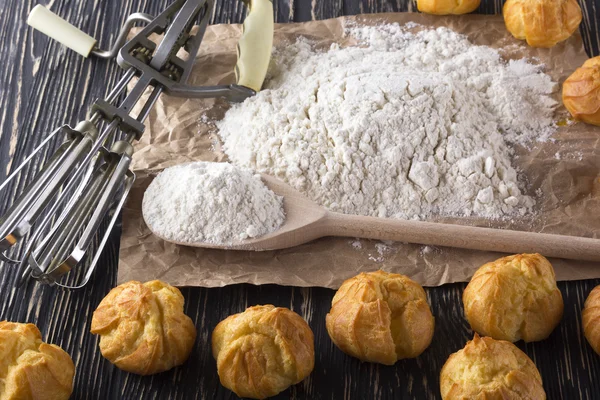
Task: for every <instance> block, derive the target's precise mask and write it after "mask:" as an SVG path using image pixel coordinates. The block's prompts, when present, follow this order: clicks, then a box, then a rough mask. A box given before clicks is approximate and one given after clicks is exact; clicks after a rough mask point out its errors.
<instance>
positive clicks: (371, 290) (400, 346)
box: [326, 271, 435, 365]
mask: <svg viewBox="0 0 600 400" xmlns="http://www.w3.org/2000/svg"><path fill="white" fill-rule="evenodd" d="M326 325H327V332H329V336H330V337H331V340H332V341H333V343H335V345H336V346H337V347H339V348H340V350H342V351H343V352H344V353H346V354H349V355H351V356H353V357H356V358H358V359H360V360H362V361H369V362H376V363H380V364H386V365H392V364H394V363H395V362H396V361H398V360H401V359H403V358H413V357H417V356H418V355H419V354H421V353H422V352H423V351H424V350H425V349H426V348H427V347H428V346H429V344H430V343H431V339H432V337H433V330H434V325H435V323H434V318H433V316H432V315H431V310H430V309H429V304H427V296H426V295H425V291H424V290H423V288H422V287H421V285H419V284H418V283H416V282H415V281H413V280H411V279H409V278H408V277H406V276H404V275H400V274H390V273H387V272H383V271H376V272H368V273H364V272H363V273H361V274H359V275H357V276H355V277H353V278H350V279H348V280H346V281H345V282H344V283H342V286H340V288H339V289H338V291H337V293H336V294H335V296H334V297H333V300H332V302H331V310H330V311H329V314H327V317H326Z"/></svg>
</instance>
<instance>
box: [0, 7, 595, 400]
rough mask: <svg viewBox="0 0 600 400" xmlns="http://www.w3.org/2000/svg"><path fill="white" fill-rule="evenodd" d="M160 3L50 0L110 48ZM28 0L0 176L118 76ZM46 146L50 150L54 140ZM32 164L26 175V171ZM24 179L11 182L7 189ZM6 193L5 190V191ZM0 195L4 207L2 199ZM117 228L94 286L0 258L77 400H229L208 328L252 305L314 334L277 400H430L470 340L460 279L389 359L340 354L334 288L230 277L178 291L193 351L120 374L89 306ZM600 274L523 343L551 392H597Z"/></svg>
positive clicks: (10, 41)
mask: <svg viewBox="0 0 600 400" xmlns="http://www.w3.org/2000/svg"><path fill="white" fill-rule="evenodd" d="M168 2H169V1H168V0H121V1H119V2H112V1H102V0H54V1H52V9H53V10H54V11H55V12H57V13H58V14H60V15H62V16H64V17H66V18H67V19H68V20H69V21H71V22H73V23H75V24H76V25H77V26H79V27H81V28H82V29H83V30H84V31H85V32H88V33H90V34H92V35H94V36H95V37H96V38H99V39H100V43H101V44H103V45H104V47H106V46H107V44H108V43H109V41H110V39H111V38H113V37H114V36H115V35H116V32H117V30H118V27H119V26H120V24H121V23H122V21H124V19H125V18H126V16H127V15H128V14H130V13H131V12H133V11H143V12H148V13H152V14H156V13H158V11H159V10H161V9H163V8H164V7H165V5H166V4H168ZM35 3H37V2H36V1H31V0H25V1H11V0H0V56H1V59H2V60H3V62H2V63H0V129H1V131H0V167H1V168H0V180H2V179H4V176H5V175H6V172H7V171H8V170H9V168H10V167H11V165H13V166H14V165H18V163H19V161H20V160H22V159H23V158H24V157H25V156H26V155H27V154H29V153H30V152H31V150H32V149H33V148H34V147H35V146H36V145H37V144H38V143H40V141H41V140H42V139H43V138H44V137H45V135H46V134H47V133H48V132H50V131H51V130H52V129H54V128H55V127H56V126H58V125H60V124H62V123H64V122H68V123H75V122H76V121H77V120H78V119H79V118H81V117H82V116H83V113H84V112H85V110H87V108H88V107H89V105H90V104H91V103H92V102H93V101H94V99H95V98H97V97H99V96H103V95H104V94H105V91H106V89H107V87H110V86H111V85H112V84H113V83H114V82H115V80H116V79H118V77H119V69H118V67H117V66H116V64H115V63H114V62H112V61H103V60H83V59H82V58H80V57H79V56H77V55H76V54H74V53H73V52H71V51H66V50H65V49H64V48H61V47H60V46H58V45H57V44H56V43H53V42H50V41H49V40H48V39H47V38H45V37H43V36H42V35H40V34H38V33H33V32H32V31H31V30H29V29H27V28H26V26H25V22H24V21H25V18H26V15H27V13H28V11H29V10H30V9H31V8H32V7H33V6H34V5H35ZM581 6H582V9H583V12H584V20H583V23H582V26H581V31H582V36H583V38H584V42H585V46H586V49H587V51H588V53H589V54H593V55H598V54H599V47H598V46H599V44H600V33H599V29H600V26H599V24H600V21H599V20H600V14H599V13H600V0H585V1H584V2H582V3H581ZM501 8H502V1H501V0H493V1H492V0H484V1H483V2H482V4H481V6H480V7H479V10H478V12H480V13H488V14H493V13H498V12H500V11H501ZM415 9H416V7H415V5H414V4H413V3H412V2H409V1H400V0H398V1H393V0H311V1H309V0H290V1H284V0H274V12H275V17H276V19H277V21H278V22H291V21H307V20H310V19H323V18H331V17H337V16H340V15H345V14H357V13H372V12H383V11H410V10H415ZM244 15H245V7H244V6H243V5H242V4H241V3H240V2H238V1H235V0H219V1H218V2H217V6H216V8H215V10H214V14H213V17H212V22H213V23H237V22H241V21H242V20H243V17H244ZM57 144H58V142H54V143H52V145H51V146H49V149H48V150H47V151H46V154H48V153H49V152H50V151H51V150H53V149H54V148H55V147H56V146H57ZM34 169H35V165H34V166H33V167H32V168H30V169H29V170H28V171H26V177H30V176H31V174H32V172H33V170H34ZM25 182H26V179H22V180H19V181H17V182H15V183H14V184H12V185H11V187H10V190H9V191H8V196H10V195H12V193H14V191H15V190H18V189H19V188H22V187H23V185H24V184H25ZM5 196H6V195H5ZM6 204H7V202H6V198H2V197H0V209H2V208H5V207H6ZM119 234H120V229H119V227H117V228H116V229H115V230H114V231H113V232H112V234H111V240H110V241H109V245H108V247H107V249H106V250H105V252H104V254H103V255H102V258H101V260H100V266H99V269H98V271H97V272H96V274H95V276H94V277H93V283H92V285H90V286H88V287H86V288H85V289H83V290H80V291H75V292H68V291H62V290H59V289H57V288H51V287H44V286H40V285H36V284H30V285H29V286H26V287H21V288H15V286H14V283H15V281H16V278H17V276H18V273H17V272H18V271H16V270H15V269H14V268H12V267H10V266H8V265H1V266H0V320H1V319H8V320H12V321H19V322H32V323H35V324H37V325H38V326H39V327H40V329H41V331H42V333H43V335H44V338H46V339H47V340H48V341H49V342H52V343H56V344H58V345H60V346H62V347H63V348H64V349H65V350H66V351H68V352H69V353H70V354H71V355H72V357H73V359H74V361H75V363H76V367H77V375H76V382H75V392H74V394H73V398H74V399H210V398H214V399H229V398H235V396H234V395H233V394H232V393H231V392H229V391H228V390H226V389H224V388H223V387H222V386H220V385H219V383H218V377H217V375H216V367H215V362H214V360H213V358H212V355H211V353H210V350H209V345H208V343H209V340H210V333H211V331H212V329H213V328H214V326H215V325H216V324H217V323H218V322H219V321H220V320H221V319H223V318H225V317H226V316H228V315H230V314H232V313H236V312H240V311H242V310H243V309H244V308H245V307H247V306H249V305H254V304H267V303H271V304H274V305H277V306H286V307H290V308H291V309H293V310H295V311H296V312H298V313H300V314H301V315H302V316H303V317H304V318H306V320H307V321H308V323H309V324H310V326H311V328H312V329H313V331H314V333H315V340H316V349H317V352H316V368H315V371H314V373H313V374H312V375H311V376H310V377H309V378H308V379H307V380H306V381H304V382H303V383H301V384H299V385H297V386H295V387H293V388H291V389H290V390H288V391H286V392H284V393H282V394H281V395H280V396H278V398H281V399H287V398H292V399H307V398H310V399H392V398H393V399H436V398H439V389H438V383H439V382H438V379H439V378H438V375H439V371H440V368H441V366H442V365H443V363H444V362H445V360H446V358H447V357H448V355H449V354H450V353H451V352H454V351H456V350H458V349H460V348H461V347H462V346H464V344H465V342H466V341H467V340H468V339H470V338H471V337H472V332H471V331H470V329H469V327H468V325H467V323H466V321H465V320H464V318H463V313H462V303H461V294H462V290H463V288H464V284H455V285H446V286H443V287H440V288H434V289H428V290H427V294H428V297H429V301H430V304H431V306H432V311H433V314H434V315H435V317H436V332H435V337H434V341H433V343H432V346H431V347H430V348H429V349H428V350H427V351H426V352H425V353H424V354H423V355H422V356H421V357H419V358H417V359H415V360H407V361H401V362H399V363H397V364H396V365H395V366H393V367H386V366H377V365H372V364H365V363H360V362H359V361H357V360H354V359H351V358H350V357H347V356H346V355H344V354H343V353H341V352H340V351H339V350H337V349H336V348H335V347H334V346H333V344H332V342H331V341H330V340H329V338H328V336H327V333H326V330H325V314H326V313H327V311H328V309H329V304H330V302H331V299H332V297H333V294H334V292H333V291H331V290H328V289H321V288H312V289H306V288H291V287H279V286H273V285H265V286H260V287H256V286H251V285H237V286H231V287H226V288H220V289H200V288H186V289H184V290H183V294H184V296H185V298H186V306H185V307H186V313H187V314H188V315H190V316H191V318H192V319H193V320H194V321H195V323H196V326H197V328H198V339H197V343H196V348H195V349H194V352H193V354H192V356H191V358H190V360H189V361H188V362H187V363H186V364H185V365H184V366H183V367H181V368H177V369H175V370H173V371H169V372H166V373H163V374H159V375H156V376H152V377H138V376H135V375H131V374H127V373H123V372H121V371H119V370H118V369H116V368H114V367H113V366H112V365H111V364H110V363H108V362H107V361H106V360H104V359H103V358H102V357H101V355H100V352H99V351H98V349H97V344H98V343H97V338H96V337H95V336H92V335H91V334H89V324H90V320H91V313H92V312H93V310H94V309H95V307H96V306H97V305H98V303H99V302H100V300H101V299H102V297H103V296H104V295H105V294H106V293H107V292H108V291H109V290H110V289H111V288H112V287H113V285H114V284H115V282H116V265H117V257H118V243H119V242H118V239H119ZM598 284H600V280H590V281H581V282H568V283H566V282H563V283H559V288H560V289H561V291H562V293H563V297H564V300H565V316H564V318H563V321H562V322H561V324H560V326H559V327H558V329H556V330H555V332H554V333H553V334H552V335H551V336H550V338H549V339H547V340H545V341H543V342H540V343H533V344H524V343H519V344H518V345H519V347H520V348H521V349H523V350H524V351H525V352H526V353H527V354H529V356H530V357H531V358H532V359H533V360H534V361H535V363H536V365H537V366H538V368H539V369H540V372H541V374H542V377H543V379H544V387H545V389H546V392H547V394H548V398H549V399H579V398H582V399H600V356H598V355H596V354H595V353H593V351H592V350H591V347H590V346H589V345H588V344H587V342H586V341H585V339H584V336H583V332H582V329H581V317H580V312H581V309H582V307H583V302H584V301H585V298H586V297H587V294H588V293H589V292H590V291H591V290H592V288H593V287H594V286H596V285H598Z"/></svg>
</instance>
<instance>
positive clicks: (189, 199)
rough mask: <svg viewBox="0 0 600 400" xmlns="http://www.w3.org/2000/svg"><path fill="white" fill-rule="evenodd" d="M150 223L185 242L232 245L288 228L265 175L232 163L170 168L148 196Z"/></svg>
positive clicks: (146, 217) (146, 205) (146, 209)
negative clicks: (280, 228)
mask: <svg viewBox="0 0 600 400" xmlns="http://www.w3.org/2000/svg"><path fill="white" fill-rule="evenodd" d="M142 213H143V215H144V220H145V221H146V223H147V224H148V226H149V227H150V229H151V230H152V231H153V232H156V233H157V234H159V235H160V236H162V237H164V238H167V239H170V240H176V241H179V242H185V243H193V242H209V243H216V244H227V243H231V242H235V241H238V240H243V239H247V238H254V237H258V236H262V235H265V234H267V233H270V232H273V231H274V230H276V229H277V228H279V226H281V224H282V223H283V221H284V219H285V216H284V212H283V198H282V197H280V196H277V195H276V194H275V193H273V192H272V191H271V190H269V189H268V188H267V187H266V186H265V185H264V183H263V182H262V181H261V179H260V176H259V175H255V174H254V173H253V172H252V171H251V170H248V169H246V168H239V167H236V166H233V165H231V164H228V163H209V162H195V163H189V164H183V165H177V166H175V167H171V168H167V169H165V170H164V171H163V172H161V173H160V174H159V175H158V176H157V177H156V178H155V179H154V180H153V181H152V183H151V184H150V186H149V187H148V189H147V190H146V192H145V193H144V199H143V202H142Z"/></svg>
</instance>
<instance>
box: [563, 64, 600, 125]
mask: <svg viewBox="0 0 600 400" xmlns="http://www.w3.org/2000/svg"><path fill="white" fill-rule="evenodd" d="M562 100H563V103H564V105H565V107H567V110H569V112H570V113H571V115H572V116H573V117H574V118H576V119H578V120H581V121H583V122H587V123H588V124H592V125H598V126H600V56H598V57H594V58H590V59H589V60H587V61H586V62H584V63H583V65H582V66H581V67H580V68H577V69H576V70H575V72H573V74H572V75H571V76H569V77H568V78H567V80H566V81H565V83H563V92H562Z"/></svg>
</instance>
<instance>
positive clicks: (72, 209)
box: [0, 0, 273, 288]
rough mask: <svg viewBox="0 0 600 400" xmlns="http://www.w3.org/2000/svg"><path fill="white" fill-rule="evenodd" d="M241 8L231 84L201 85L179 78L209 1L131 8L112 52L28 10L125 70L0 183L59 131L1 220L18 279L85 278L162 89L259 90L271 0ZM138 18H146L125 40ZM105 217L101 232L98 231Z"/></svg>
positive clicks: (0, 249)
mask: <svg viewBox="0 0 600 400" xmlns="http://www.w3.org/2000/svg"><path fill="white" fill-rule="evenodd" d="M248 6H249V14H248V16H247V17H246V20H245V21H244V34H243V35H242V38H241V39H240V42H239V44H238V62H237V65H236V68H235V72H236V77H237V83H236V84H231V85H221V86H203V87H191V86H187V85H186V84H185V83H186V81H187V79H188V77H189V75H190V72H191V70H192V66H193V62H194V59H195V56H196V54H197V52H198V49H199V47H200V44H201V42H202V38H203V36H204V32H205V30H206V27H207V25H208V21H209V18H210V15H211V14H212V8H213V0H177V1H175V2H173V3H172V4H171V5H170V6H169V7H168V8H167V9H166V10H165V11H164V12H163V13H161V14H160V15H159V16H158V17H156V18H153V17H152V16H150V15H148V14H142V13H136V14H132V15H130V16H129V18H127V20H126V22H125V24H124V25H123V27H122V29H121V31H120V33H119V35H118V37H117V39H116V42H115V44H114V45H113V47H112V48H111V49H110V50H100V49H99V48H97V47H96V41H95V40H94V39H93V38H92V37H90V36H88V35H86V34H85V33H83V32H81V31H80V30H78V29H77V28H75V27H73V26H72V25H70V24H68V23H67V22H66V21H64V20H62V19H61V18H60V17H58V16H56V15H55V14H53V13H51V12H50V11H48V10H47V9H45V8H43V7H42V6H36V7H35V8H34V9H33V10H32V12H31V14H30V16H29V19H28V23H29V24H30V25H32V26H33V27H34V28H36V29H38V30H40V31H42V32H43V33H46V34H47V35H49V36H51V37H53V38H54V39H56V40H58V41H60V42H61V43H63V44H65V45H66V46H68V47H70V48H71V49H73V50H75V51H77V52H79V53H80V54H82V55H84V56H86V57H87V56H88V55H89V54H92V55H95V56H98V57H102V58H114V57H115V56H117V62H118V64H119V66H120V67H121V68H123V69H124V70H125V73H124V74H123V77H122V78H121V79H120V80H119V82H118V83H117V84H116V86H115V87H114V88H113V89H112V90H111V91H110V92H109V93H108V95H107V96H106V98H104V99H98V100H96V101H95V103H94V104H93V106H92V108H91V110H90V113H89V117H88V118H87V119H85V120H83V121H81V122H79V123H78V124H77V125H76V126H75V127H74V128H71V127H70V126H68V125H63V126H61V127H60V128H58V129H56V130H55V131H54V132H52V133H51V134H50V135H49V136H48V137H47V138H46V139H44V140H43V141H42V143H41V144H40V145H39V146H38V147H37V148H36V149H35V150H34V151H33V153H32V154H31V155H29V156H28V157H27V158H26V159H25V161H24V162H23V163H22V164H21V165H20V166H19V167H17V168H16V169H15V170H14V171H13V172H12V174H11V175H10V176H9V177H8V178H7V179H6V180H5V181H4V182H3V183H2V184H1V185H0V191H4V192H7V191H8V190H9V188H10V187H11V183H12V184H15V182H16V181H18V179H17V178H18V177H19V176H20V175H21V173H22V172H23V170H24V168H25V167H26V166H27V165H29V164H31V163H32V162H33V160H34V159H35V157H36V156H39V155H40V154H41V150H42V149H43V148H45V147H46V146H47V145H48V143H49V142H51V140H52V138H54V137H55V136H56V135H63V136H65V137H66V140H65V142H64V143H63V144H62V145H61V146H60V147H59V148H58V149H57V150H56V152H55V153H54V154H53V155H52V157H50V158H49V159H48V160H47V161H46V162H45V163H43V166H42V168H41V169H40V170H39V171H38V173H37V174H36V175H35V177H34V179H33V180H32V181H31V182H30V183H29V184H28V185H27V186H26V188H25V189H24V191H23V192H22V193H21V194H20V195H18V196H16V198H15V200H14V201H13V203H12V205H11V207H10V208H9V209H8V211H7V212H6V213H5V214H4V215H3V216H2V218H1V219H0V238H1V239H0V259H1V260H2V261H4V262H5V263H10V264H20V265H21V268H22V269H23V271H24V272H23V276H22V281H24V280H25V279H27V278H29V277H32V278H34V279H36V280H38V281H41V282H43V283H47V284H56V285H59V286H62V287H66V288H80V287H83V286H84V285H85V284H86V283H87V282H88V281H89V279H90V277H91V275H92V273H93V272H94V270H95V267H96V265H97V263H98V259H99V257H100V254H101V252H102V249H103V248H104V246H105V244H106V242H107V240H108V238H109V234H110V232H111V229H112V227H113V226H114V224H115V223H116V221H117V219H118V216H119V211H120V210H121V208H122V207H123V205H124V203H125V199H126V197H127V194H128V193H129V190H130V189H131V187H132V185H133V182H134V180H135V175H134V174H133V173H132V172H131V171H130V170H129V166H130V163H131V157H132V154H133V145H132V144H133V143H134V141H136V140H139V139H140V137H141V135H142V133H143V132H144V124H143V122H144V120H145V119H146V117H147V116H148V114H149V112H150V110H151V108H152V106H153V105H154V104H155V103H156V101H157V99H158V98H159V96H160V95H161V93H163V92H165V93H167V94H168V95H171V96H177V97H189V98H208V97H225V98H226V99H228V100H230V101H242V100H244V99H245V98H247V97H248V96H252V95H254V94H255V93H256V91H258V90H260V87H261V85H262V82H263V80H264V77H265V75H266V70H267V67H268V63H269V59H270V53H271V46H272V38H273V8H272V3H271V2H270V1H269V0H250V3H249V4H248ZM136 22H143V23H146V26H145V27H144V28H143V29H142V30H141V31H140V32H139V33H137V34H136V35H135V36H134V37H133V38H132V39H131V40H129V41H127V42H126V38H127V36H128V34H129V32H130V31H131V29H132V27H133V25H134V24H135V23H136ZM194 26H197V28H195V29H193V28H194ZM153 34H155V35H159V36H160V35H162V39H161V40H160V42H159V43H155V42H154V41H152V40H150V36H151V35H153ZM183 53H185V54H184V55H182V54H183ZM131 85H133V86H132V87H131V89H130V90H129V91H128V93H127V94H126V95H125V92H126V89H127V88H128V87H130V86H131ZM123 97H124V98H123ZM120 99H122V100H120ZM138 103H139V104H141V108H140V107H139V105H138ZM134 108H136V109H140V111H139V112H138V113H137V115H132V110H133V109H134ZM107 216H108V217H109V218H108V223H107V224H106V222H105V221H106V217H107ZM103 225H105V226H106V228H105V229H104V234H103V235H97V232H98V231H99V229H100V228H101V226H103ZM25 239H26V240H25ZM95 240H97V242H98V243H97V246H95V247H96V248H95V251H93V252H92V248H93V247H94V246H92V244H93V242H94V241H95ZM22 242H23V245H24V247H23V248H22V249H21V250H23V251H22V252H20V253H21V254H23V256H22V257H20V258H19V259H17V260H16V259H13V258H11V257H9V256H8V255H7V253H8V251H9V250H10V249H11V248H14V247H16V245H18V244H21V243H22ZM88 253H89V254H88ZM92 253H93V254H92ZM86 256H87V257H86ZM72 270H79V272H78V273H77V274H75V275H76V277H75V278H73V279H68V282H66V283H65V282H63V277H64V276H65V274H67V273H68V272H69V271H72ZM69 275H72V274H69Z"/></svg>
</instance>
